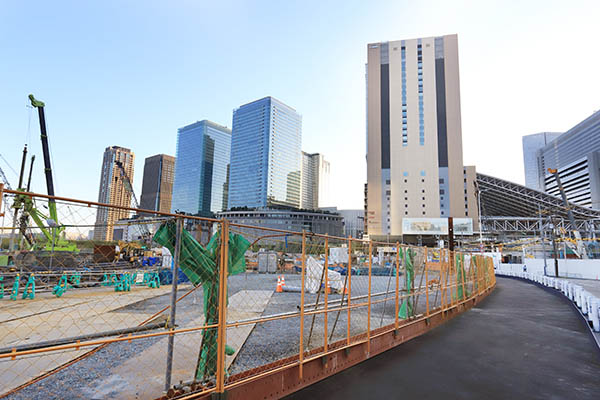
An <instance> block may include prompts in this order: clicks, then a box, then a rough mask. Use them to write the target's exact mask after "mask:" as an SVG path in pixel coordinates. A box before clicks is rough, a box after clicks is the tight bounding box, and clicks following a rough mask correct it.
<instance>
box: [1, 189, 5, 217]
mask: <svg viewBox="0 0 600 400" xmlns="http://www.w3.org/2000/svg"><path fill="white" fill-rule="evenodd" d="M3 197H4V183H0V217H4V213H3V212H2V198H3Z"/></svg>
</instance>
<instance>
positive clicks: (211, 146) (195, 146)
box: [171, 120, 231, 216]
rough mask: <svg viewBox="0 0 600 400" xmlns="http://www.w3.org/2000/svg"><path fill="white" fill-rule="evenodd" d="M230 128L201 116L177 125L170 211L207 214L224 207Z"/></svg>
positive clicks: (225, 202)
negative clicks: (187, 123) (179, 125)
mask: <svg viewBox="0 0 600 400" xmlns="http://www.w3.org/2000/svg"><path fill="white" fill-rule="evenodd" d="M230 153H231V130H230V129H228V128H227V127H225V126H222V125H219V124H215V123H214V122H211V121H207V120H203V121H200V122H196V123H193V124H191V125H188V126H184V127H183V128H179V129H178V135H177V157H176V160H175V182H174V184H173V201H172V202H171V209H172V210H173V211H179V212H185V213H189V214H199V215H204V216H207V215H210V214H212V213H217V212H219V211H222V210H224V209H225V208H226V207H227V188H226V185H227V179H228V176H227V174H228V171H229V157H230Z"/></svg>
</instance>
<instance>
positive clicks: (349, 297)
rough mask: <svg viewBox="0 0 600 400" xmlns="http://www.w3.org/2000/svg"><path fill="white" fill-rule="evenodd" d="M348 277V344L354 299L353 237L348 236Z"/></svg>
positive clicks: (348, 343)
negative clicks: (351, 308)
mask: <svg viewBox="0 0 600 400" xmlns="http://www.w3.org/2000/svg"><path fill="white" fill-rule="evenodd" d="M346 274H347V277H348V300H347V306H348V316H347V318H346V319H347V322H348V324H347V325H348V326H347V332H346V344H347V345H350V313H351V311H350V301H351V299H352V239H351V238H350V237H348V269H347V270H346Z"/></svg>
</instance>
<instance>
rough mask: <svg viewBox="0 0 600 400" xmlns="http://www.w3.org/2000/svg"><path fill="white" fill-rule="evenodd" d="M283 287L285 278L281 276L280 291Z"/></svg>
mask: <svg viewBox="0 0 600 400" xmlns="http://www.w3.org/2000/svg"><path fill="white" fill-rule="evenodd" d="M284 286H285V276H283V275H281V289H283V287H284Z"/></svg>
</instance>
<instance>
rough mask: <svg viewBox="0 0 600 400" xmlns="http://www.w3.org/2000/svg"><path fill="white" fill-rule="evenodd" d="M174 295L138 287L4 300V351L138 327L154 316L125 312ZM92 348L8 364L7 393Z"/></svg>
mask: <svg viewBox="0 0 600 400" xmlns="http://www.w3.org/2000/svg"><path fill="white" fill-rule="evenodd" d="M170 290H171V288H170V287H167V286H165V287H161V288H158V289H149V288H147V287H132V288H131V291H130V292H114V290H112V289H111V288H92V289H77V290H72V291H68V292H67V293H66V294H65V295H64V296H63V297H61V298H57V297H55V296H52V295H49V296H48V294H44V296H36V298H35V299H34V300H18V301H14V302H13V301H6V302H4V301H3V304H2V305H3V307H2V309H1V310H0V347H10V346H16V345H20V344H26V343H36V342H39V341H45V340H53V339H59V338H64V337H71V336H78V335H84V334H89V333H96V332H102V331H107V330H111V329H118V328H128V327H134V326H137V325H138V324H139V323H141V322H142V321H144V320H145V319H147V318H148V317H149V316H150V315H152V314H150V313H140V312H123V311H119V310H120V309H121V308H123V307H126V306H128V305H130V304H133V303H136V302H139V301H142V300H146V299H150V298H153V297H157V296H161V295H164V294H166V293H169V292H170ZM5 305H6V307H4V306H5ZM156 311H158V309H157V310H156ZM91 349H92V347H89V348H86V349H85V350H80V351H64V352H60V353H43V354H41V355H33V356H29V357H24V358H18V359H16V360H2V362H0V388H2V391H1V392H2V393H4V392H5V391H7V390H10V389H12V388H14V387H17V386H19V385H21V384H23V383H25V382H27V381H29V380H31V379H33V378H35V377H37V376H39V375H41V374H43V373H45V372H47V371H49V370H52V369H54V368H56V367H57V366H59V365H62V364H64V363H66V362H68V361H70V360H72V359H74V358H76V357H78V356H80V355H81V354H83V353H85V352H87V351H89V350H91Z"/></svg>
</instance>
